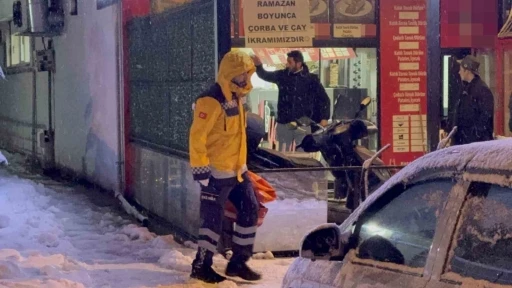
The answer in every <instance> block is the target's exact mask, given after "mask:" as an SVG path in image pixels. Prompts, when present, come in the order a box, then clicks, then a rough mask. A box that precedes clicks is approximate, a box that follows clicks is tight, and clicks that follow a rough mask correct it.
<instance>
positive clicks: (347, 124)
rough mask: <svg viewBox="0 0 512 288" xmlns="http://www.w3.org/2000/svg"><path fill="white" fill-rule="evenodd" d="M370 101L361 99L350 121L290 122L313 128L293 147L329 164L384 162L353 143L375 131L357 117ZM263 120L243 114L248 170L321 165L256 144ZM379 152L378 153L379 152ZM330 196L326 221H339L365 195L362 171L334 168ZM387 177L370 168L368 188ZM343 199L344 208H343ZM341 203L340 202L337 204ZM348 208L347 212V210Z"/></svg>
mask: <svg viewBox="0 0 512 288" xmlns="http://www.w3.org/2000/svg"><path fill="white" fill-rule="evenodd" d="M370 103H371V98H370V97H367V98H365V99H364V100H363V101H362V102H361V103H360V107H359V110H358V111H357V112H356V114H355V117H354V119H353V120H345V121H338V120H336V121H334V122H333V123H331V124H329V125H328V126H327V127H325V128H324V127H322V126H320V125H319V124H317V123H315V122H314V121H312V120H311V119H310V118H308V117H303V118H301V119H297V120H296V121H295V122H292V126H294V127H295V129H303V128H302V127H306V126H311V130H312V131H315V132H313V133H311V134H308V135H306V136H305V137H304V139H303V141H302V143H300V144H299V145H298V146H297V149H299V148H302V150H304V151H305V152H320V153H321V154H322V156H323V158H324V160H325V161H326V162H327V164H328V165H329V166H330V167H347V166H362V164H363V163H364V162H365V161H367V160H369V159H371V161H370V162H371V164H373V165H384V162H383V161H382V160H381V159H380V158H378V157H376V156H378V154H377V155H376V153H374V152H372V151H370V150H369V149H367V148H365V147H363V146H360V145H356V144H355V142H356V141H358V140H360V139H363V138H364V137H366V136H368V131H369V130H371V129H373V130H376V126H375V125H374V124H373V123H371V122H370V121H367V120H362V119H358V118H359V117H360V114H361V112H362V111H364V109H366V108H367V107H368V105H369V104H370ZM265 134H266V133H265V128H264V122H263V119H262V118H261V117H260V116H259V115H257V114H254V113H248V114H247V141H248V142H247V144H248V145H247V146H248V156H247V157H248V161H247V165H248V167H249V170H266V169H275V168H307V167H323V166H324V165H323V164H322V162H320V161H318V160H316V159H312V158H299V157H293V156H289V155H286V154H284V153H282V152H279V151H275V150H272V149H268V148H263V147H260V143H261V141H262V139H263V137H264V136H265ZM379 154H380V153H379ZM331 173H332V175H333V176H334V178H335V180H334V185H333V190H334V195H333V197H332V198H330V199H329V216H328V218H329V219H328V221H329V222H336V223H341V222H342V221H343V220H344V218H346V217H347V216H348V215H349V214H350V213H351V212H352V211H353V210H354V209H355V208H357V207H358V205H359V203H360V202H361V200H364V198H365V194H363V193H361V192H362V187H361V186H363V185H361V182H360V181H358V180H359V179H362V178H361V176H362V175H363V174H364V171H354V170H334V171H332V172H331ZM390 177H391V174H390V173H389V171H387V170H382V169H380V170H377V169H372V170H371V171H369V172H368V177H367V178H368V181H367V182H368V187H369V188H368V191H369V193H371V192H373V191H375V190H376V189H377V188H378V187H380V185H382V183H384V182H385V181H386V180H387V179H389V178H390ZM343 202H344V203H345V209H343V207H342V206H343V205H342V204H343ZM340 204H341V205H340ZM347 209H348V211H347Z"/></svg>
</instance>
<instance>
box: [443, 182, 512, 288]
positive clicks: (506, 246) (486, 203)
mask: <svg viewBox="0 0 512 288" xmlns="http://www.w3.org/2000/svg"><path fill="white" fill-rule="evenodd" d="M511 192H512V190H511V189H510V188H506V187H500V186H497V185H491V184H486V183H478V182H474V183H472V184H471V185H470V187H469V189H468V193H469V196H468V199H467V201H466V203H465V206H464V208H463V211H462V217H461V220H460V221H461V224H460V225H459V228H458V231H457V232H456V235H455V238H454V243H453V245H452V246H453V247H454V248H453V251H451V252H450V255H453V256H452V257H451V259H449V262H448V263H449V265H448V266H447V271H446V272H453V273H456V274H458V275H459V276H463V277H469V278H473V279H476V280H486V281H489V282H492V283H496V284H502V285H511V284H512V236H511V235H512V225H511V222H510V219H511V218H512V199H511V198H510V193H511Z"/></svg>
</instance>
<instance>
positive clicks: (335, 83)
mask: <svg viewBox="0 0 512 288" xmlns="http://www.w3.org/2000/svg"><path fill="white" fill-rule="evenodd" d="M234 49H237V50H241V51H244V52H246V53H248V54H255V55H258V56H259V57H260V59H261V60H262V62H263V68H264V69H265V70H267V71H276V70H280V69H285V68H286V60H287V56H286V54H287V53H288V52H289V51H291V50H294V49H291V48H287V49H265V48H234ZM298 50H301V51H302V53H303V55H304V59H305V62H306V64H307V66H308V68H309V71H310V72H311V73H314V74H317V75H318V77H319V78H320V81H321V83H322V85H323V86H324V88H325V90H326V92H327V95H328V96H329V98H330V102H331V119H330V120H333V119H334V120H346V119H351V118H353V117H354V116H355V112H356V111H357V110H358V109H359V103H360V101H361V100H362V99H363V98H364V97H367V96H370V97H371V98H372V101H373V102H372V104H371V105H370V106H369V107H368V108H367V110H366V111H365V112H363V113H362V115H361V116H360V117H361V118H363V119H365V120H368V121H371V122H373V123H374V124H375V125H377V123H376V122H377V49H375V48H302V49H298ZM251 81H252V84H253V86H254V89H253V90H252V92H251V93H250V94H249V99H248V102H249V105H248V106H249V108H250V110H251V112H253V113H257V114H259V115H260V116H261V117H262V118H264V119H265V129H266V131H267V132H270V135H275V134H276V128H275V118H276V116H277V101H278V87H277V86H276V85H275V84H273V83H270V82H266V81H264V80H262V79H260V78H259V77H258V75H256V73H255V74H254V75H253V76H252V79H251ZM277 133H278V132H277ZM370 133H371V134H370V136H369V137H368V139H365V140H363V141H362V142H364V143H361V144H362V145H364V146H367V147H369V148H370V149H372V150H376V149H377V145H378V139H377V133H372V132H370ZM274 139H275V138H273V139H266V141H264V143H263V144H262V145H263V146H265V147H272V148H274V149H279V150H281V151H284V152H295V149H294V148H295V146H296V145H299V144H300V143H295V145H290V146H291V147H283V146H282V145H281V146H280V145H279V143H274V145H270V144H269V142H268V141H269V140H270V141H272V140H274ZM276 142H277V141H276Z"/></svg>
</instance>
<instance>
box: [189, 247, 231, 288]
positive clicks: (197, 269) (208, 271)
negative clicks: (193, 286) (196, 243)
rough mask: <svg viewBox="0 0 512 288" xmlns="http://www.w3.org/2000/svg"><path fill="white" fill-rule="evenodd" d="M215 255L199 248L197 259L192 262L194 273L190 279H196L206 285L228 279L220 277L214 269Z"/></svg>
mask: <svg viewBox="0 0 512 288" xmlns="http://www.w3.org/2000/svg"><path fill="white" fill-rule="evenodd" d="M212 265H213V253H212V252H210V251H208V250H206V249H204V248H199V249H198V250H197V254H196V259H195V260H194V262H192V273H190V278H194V279H197V280H200V281H203V282H206V283H219V282H222V281H224V280H226V277H223V276H221V275H219V274H218V273H217V272H215V270H213V268H212Z"/></svg>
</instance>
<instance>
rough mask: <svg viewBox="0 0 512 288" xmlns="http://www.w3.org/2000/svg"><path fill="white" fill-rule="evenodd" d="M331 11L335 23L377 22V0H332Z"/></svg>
mask: <svg viewBox="0 0 512 288" xmlns="http://www.w3.org/2000/svg"><path fill="white" fill-rule="evenodd" d="M331 11H333V12H332V15H333V22H334V23H352V24H374V23H375V0H332V1H331Z"/></svg>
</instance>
